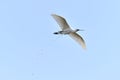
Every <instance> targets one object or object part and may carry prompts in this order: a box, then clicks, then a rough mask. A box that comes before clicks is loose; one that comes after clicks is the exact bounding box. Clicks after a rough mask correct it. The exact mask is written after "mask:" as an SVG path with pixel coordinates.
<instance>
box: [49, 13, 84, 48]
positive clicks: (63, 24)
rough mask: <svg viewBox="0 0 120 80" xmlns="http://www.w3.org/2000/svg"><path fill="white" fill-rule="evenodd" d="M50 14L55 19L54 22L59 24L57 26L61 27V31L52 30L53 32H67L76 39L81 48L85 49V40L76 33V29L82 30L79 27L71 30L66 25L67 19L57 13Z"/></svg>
mask: <svg viewBox="0 0 120 80" xmlns="http://www.w3.org/2000/svg"><path fill="white" fill-rule="evenodd" d="M51 16H52V17H53V18H54V19H55V20H56V22H57V23H58V24H59V26H60V27H61V29H62V31H58V32H54V34H68V35H69V36H70V37H72V38H73V39H74V40H75V41H77V42H78V43H79V44H80V45H81V46H82V48H83V49H86V45H85V41H84V40H83V38H82V37H81V36H80V35H79V34H77V33H76V32H77V31H82V30H80V29H76V30H72V29H71V28H70V26H69V25H68V23H67V21H66V20H65V19H64V18H63V17H61V16H59V15H56V14H52V15H51Z"/></svg>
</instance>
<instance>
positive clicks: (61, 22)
mask: <svg viewBox="0 0 120 80" xmlns="http://www.w3.org/2000/svg"><path fill="white" fill-rule="evenodd" d="M51 16H52V17H53V18H54V19H55V20H56V22H57V23H58V24H59V26H60V27H61V29H62V30H65V29H69V28H70V27H69V25H68V23H67V21H66V20H65V19H64V18H63V17H61V16H58V15H56V14H52V15H51Z"/></svg>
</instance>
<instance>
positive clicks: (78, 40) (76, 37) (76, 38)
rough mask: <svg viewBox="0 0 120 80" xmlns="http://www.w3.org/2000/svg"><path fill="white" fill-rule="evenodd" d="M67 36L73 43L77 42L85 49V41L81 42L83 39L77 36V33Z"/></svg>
mask: <svg viewBox="0 0 120 80" xmlns="http://www.w3.org/2000/svg"><path fill="white" fill-rule="evenodd" d="M69 35H70V37H72V38H73V39H74V40H75V41H77V42H78V43H79V44H80V45H81V46H82V48H84V49H86V45H85V41H84V40H83V38H82V37H81V36H80V35H79V34H77V33H70V34H69Z"/></svg>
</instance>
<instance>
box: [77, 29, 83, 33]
mask: <svg viewBox="0 0 120 80" xmlns="http://www.w3.org/2000/svg"><path fill="white" fill-rule="evenodd" d="M75 31H76V32H77V31H84V30H82V29H76V30H75Z"/></svg>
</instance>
